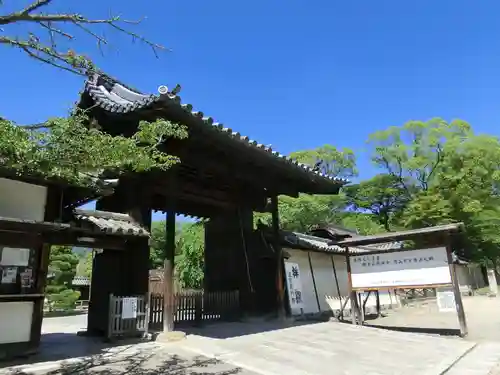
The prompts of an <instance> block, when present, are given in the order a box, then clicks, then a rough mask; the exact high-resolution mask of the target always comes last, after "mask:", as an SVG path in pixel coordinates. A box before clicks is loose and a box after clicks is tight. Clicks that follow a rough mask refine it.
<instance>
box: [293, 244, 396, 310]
mask: <svg viewBox="0 0 500 375" xmlns="http://www.w3.org/2000/svg"><path fill="white" fill-rule="evenodd" d="M285 250H286V252H287V253H288V254H290V258H289V259H288V261H289V262H293V263H297V264H298V265H299V268H300V273H301V282H302V294H303V300H304V309H303V310H304V313H317V312H319V310H318V303H317V301H316V294H315V291H314V284H313V279H312V274H311V270H310V266H309V260H308V257H307V251H303V250H294V249H285ZM332 257H333V260H334V264H335V270H336V272H337V280H338V283H339V289H340V296H339V293H338V291H337V285H336V283H335V276H334V273H333V266H332ZM311 263H312V266H313V272H314V280H315V282H316V289H317V291H318V298H319V303H320V308H321V311H322V312H323V311H329V310H340V308H341V304H342V303H343V302H344V301H345V299H346V298H347V297H348V294H349V288H348V278H347V263H346V258H345V256H343V255H333V256H332V255H330V254H323V253H317V252H311ZM379 295H380V304H381V305H382V306H390V305H393V306H395V305H397V304H398V303H399V300H398V298H397V297H396V295H395V294H394V292H390V293H389V291H380V292H379ZM339 297H340V298H339ZM375 306H376V297H375V293H372V294H371V295H370V296H369V297H368V300H367V302H366V307H375ZM349 307H350V305H349V304H348V305H347V306H346V308H349ZM292 314H294V315H296V314H300V311H292Z"/></svg>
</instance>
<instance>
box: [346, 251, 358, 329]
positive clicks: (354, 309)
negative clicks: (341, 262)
mask: <svg viewBox="0 0 500 375" xmlns="http://www.w3.org/2000/svg"><path fill="white" fill-rule="evenodd" d="M345 259H346V262H347V286H348V288H349V297H350V298H349V299H350V301H351V315H352V324H358V319H357V318H358V317H359V322H361V311H360V309H359V304H358V293H357V292H356V291H355V290H353V289H352V275H351V263H350V262H349V248H348V247H347V248H346V249H345Z"/></svg>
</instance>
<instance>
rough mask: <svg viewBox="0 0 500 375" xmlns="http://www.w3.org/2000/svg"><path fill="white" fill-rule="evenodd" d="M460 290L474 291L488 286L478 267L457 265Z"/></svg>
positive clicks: (456, 270)
mask: <svg viewBox="0 0 500 375" xmlns="http://www.w3.org/2000/svg"><path fill="white" fill-rule="evenodd" d="M455 272H456V273H457V278H458V285H459V286H460V290H462V291H465V290H473V289H478V288H482V287H484V286H486V283H485V282H484V278H483V275H482V273H481V268H480V267H478V266H476V265H473V264H472V265H458V264H456V265H455Z"/></svg>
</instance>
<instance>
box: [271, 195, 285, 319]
mask: <svg viewBox="0 0 500 375" xmlns="http://www.w3.org/2000/svg"><path fill="white" fill-rule="evenodd" d="M271 215H272V228H273V242H274V243H273V246H274V250H275V251H276V265H277V269H276V290H277V292H278V301H277V302H278V306H277V309H278V316H279V317H280V318H284V317H285V316H286V308H285V287H284V282H283V274H284V272H283V266H284V265H283V248H282V247H281V234H280V219H279V212H278V196H277V195H273V196H272V197H271Z"/></svg>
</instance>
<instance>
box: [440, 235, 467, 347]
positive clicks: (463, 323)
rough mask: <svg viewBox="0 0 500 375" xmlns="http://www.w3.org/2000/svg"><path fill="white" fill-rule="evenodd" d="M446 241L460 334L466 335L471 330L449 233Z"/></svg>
mask: <svg viewBox="0 0 500 375" xmlns="http://www.w3.org/2000/svg"><path fill="white" fill-rule="evenodd" d="M445 241H446V255H447V258H448V266H449V267H450V274H451V281H452V284H453V295H454V297H455V308H456V309H457V315H458V323H459V324H460V336H461V337H465V336H467V335H468V333H469V330H468V328H467V320H466V318H465V310H464V305H463V303H462V295H461V294H460V284H459V282H458V276H457V272H456V269H455V263H454V262H453V254H452V249H451V241H450V236H449V234H446V235H445Z"/></svg>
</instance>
